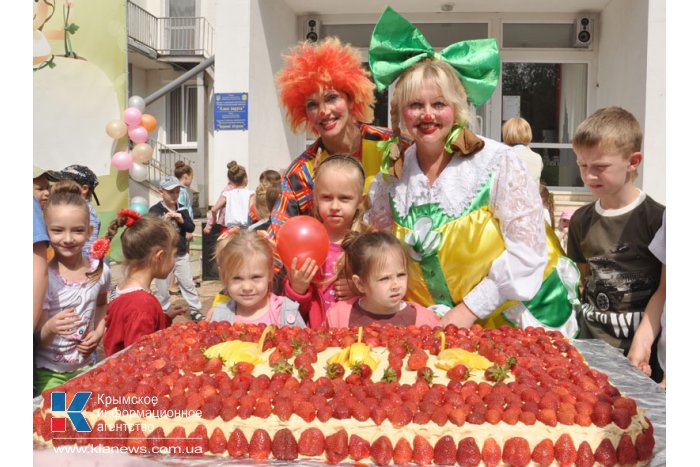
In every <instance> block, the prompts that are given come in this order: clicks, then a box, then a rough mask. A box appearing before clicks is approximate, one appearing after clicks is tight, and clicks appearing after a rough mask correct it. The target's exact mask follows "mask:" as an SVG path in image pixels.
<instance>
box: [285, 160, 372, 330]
mask: <svg viewBox="0 0 700 467" xmlns="http://www.w3.org/2000/svg"><path fill="white" fill-rule="evenodd" d="M364 182H365V173H364V170H363V169H362V165H361V164H360V162H359V161H358V160H357V159H355V158H354V157H352V156H349V155H346V154H334V155H332V156H330V157H328V158H327V159H325V160H324V161H323V162H321V163H320V164H319V165H318V167H317V168H316V178H315V180H314V190H313V202H314V207H313V212H314V215H315V217H316V218H317V219H318V220H320V221H321V223H322V224H323V226H324V227H325V228H326V231H327V232H328V237H329V239H330V249H329V251H328V256H327V257H326V260H325V261H324V262H323V264H316V262H315V261H314V260H312V259H310V258H308V259H307V260H306V261H305V262H304V264H301V265H297V262H296V258H295V259H294V260H293V261H292V264H291V268H289V269H288V270H287V278H286V279H285V282H284V285H283V290H284V294H285V295H286V296H287V297H290V298H291V299H292V300H294V301H296V302H298V303H299V308H300V310H301V314H302V316H304V318H305V319H306V320H307V322H308V323H309V326H310V327H312V328H318V327H321V326H323V323H324V322H325V317H326V311H327V310H328V309H329V308H330V307H331V305H332V304H333V303H334V302H335V301H336V292H337V290H336V280H337V279H338V277H339V275H342V274H339V273H342V271H339V269H338V261H339V259H340V257H341V255H342V253H343V248H342V242H343V239H344V238H345V236H346V235H347V234H348V233H349V232H351V231H361V230H363V224H362V216H363V214H364V197H363V194H362V190H363V187H364ZM297 267H299V269H298V270H297ZM319 270H320V280H318V279H317V278H316V273H317V272H318V271H319ZM348 291H349V290H348ZM348 291H346V292H348Z"/></svg>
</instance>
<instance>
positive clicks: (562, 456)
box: [554, 433, 576, 467]
mask: <svg viewBox="0 0 700 467" xmlns="http://www.w3.org/2000/svg"><path fill="white" fill-rule="evenodd" d="M554 458H555V459H556V460H557V461H558V462H559V464H561V465H562V466H563V467H566V466H570V465H573V464H574V462H576V446H574V440H572V439H571V435H569V434H568V433H565V434H563V435H561V436H559V439H557V442H556V443H554Z"/></svg>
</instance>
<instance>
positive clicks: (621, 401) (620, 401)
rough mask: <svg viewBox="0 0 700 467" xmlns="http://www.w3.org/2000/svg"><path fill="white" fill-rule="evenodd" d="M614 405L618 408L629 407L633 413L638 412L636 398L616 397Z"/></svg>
mask: <svg viewBox="0 0 700 467" xmlns="http://www.w3.org/2000/svg"><path fill="white" fill-rule="evenodd" d="M613 407H614V408H616V409H627V410H628V411H629V413H630V414H632V415H634V414H636V413H637V403H636V402H635V401H634V399H629V398H627V397H618V398H617V399H615V401H614V402H613Z"/></svg>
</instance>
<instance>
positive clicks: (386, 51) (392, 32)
mask: <svg viewBox="0 0 700 467" xmlns="http://www.w3.org/2000/svg"><path fill="white" fill-rule="evenodd" d="M426 58H432V59H434V60H444V61H446V62H447V63H449V64H450V65H451V66H452V68H454V70H455V72H457V75H458V76H459V78H460V80H461V81H462V85H463V86H464V89H465V91H466V92H467V96H468V98H469V100H470V101H471V103H472V104H474V105H475V106H476V107H479V106H480V105H481V104H483V103H484V102H486V101H487V100H488V99H489V97H491V94H493V91H494V90H495V89H496V86H497V85H498V77H499V75H500V72H501V61H500V57H499V55H498V43H497V42H496V40H495V39H477V40H471V41H461V42H457V43H455V44H452V45H450V46H447V47H446V48H444V49H442V51H441V52H440V53H437V52H435V50H434V49H433V47H432V46H431V45H430V43H429V42H428V41H427V40H426V39H425V37H424V36H423V34H422V33H421V32H420V30H419V29H418V28H416V27H415V26H414V25H413V24H411V23H410V22H408V21H407V20H406V19H405V18H404V17H403V16H401V15H399V14H398V13H397V12H396V11H394V10H393V9H392V8H391V7H386V9H385V10H384V13H382V17H381V18H379V22H378V23H377V25H376V26H375V27H374V32H372V39H371V40H370V43H369V67H370V69H371V70H372V75H373V77H374V82H375V83H376V84H377V89H378V90H379V91H383V90H384V89H385V88H387V87H389V86H390V85H391V83H393V82H394V80H396V79H397V78H398V77H399V76H400V75H401V73H403V72H404V71H406V70H407V69H408V68H410V67H411V66H413V65H414V64H416V63H418V62H420V61H421V60H423V59H426Z"/></svg>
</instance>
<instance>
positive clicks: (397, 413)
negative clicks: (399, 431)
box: [388, 405, 413, 428]
mask: <svg viewBox="0 0 700 467" xmlns="http://www.w3.org/2000/svg"><path fill="white" fill-rule="evenodd" d="M388 418H389V421H390V422H391V424H392V425H393V427H394V428H401V427H402V426H406V425H408V424H409V423H411V420H413V414H412V413H411V411H410V410H409V408H408V407H406V406H405V405H401V406H399V407H397V408H396V410H394V411H392V412H390V413H389V416H388Z"/></svg>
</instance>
